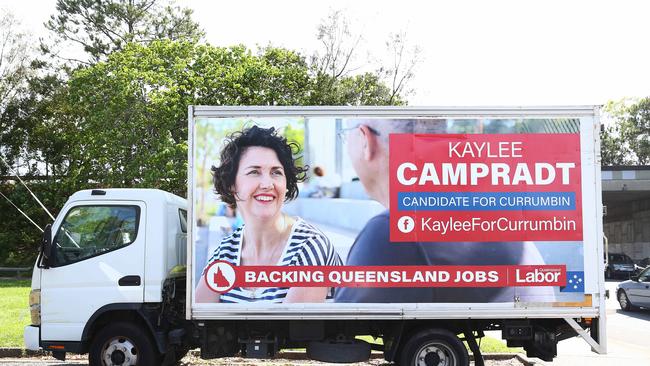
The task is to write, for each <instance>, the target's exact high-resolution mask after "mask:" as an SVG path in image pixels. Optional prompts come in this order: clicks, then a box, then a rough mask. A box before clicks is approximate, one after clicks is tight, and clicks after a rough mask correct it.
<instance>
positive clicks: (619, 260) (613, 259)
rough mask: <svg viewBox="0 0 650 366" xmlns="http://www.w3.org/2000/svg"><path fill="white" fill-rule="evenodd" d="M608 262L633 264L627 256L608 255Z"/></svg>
mask: <svg viewBox="0 0 650 366" xmlns="http://www.w3.org/2000/svg"><path fill="white" fill-rule="evenodd" d="M609 261H610V262H612V263H634V262H633V261H632V258H630V257H629V256H628V255H627V254H610V255H609Z"/></svg>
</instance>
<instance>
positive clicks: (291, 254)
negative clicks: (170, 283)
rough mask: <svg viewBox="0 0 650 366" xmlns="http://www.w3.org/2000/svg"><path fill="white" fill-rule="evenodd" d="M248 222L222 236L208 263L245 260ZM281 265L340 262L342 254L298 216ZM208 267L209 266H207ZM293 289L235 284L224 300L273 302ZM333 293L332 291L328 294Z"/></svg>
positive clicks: (236, 263) (226, 301) (322, 264)
mask: <svg viewBox="0 0 650 366" xmlns="http://www.w3.org/2000/svg"><path fill="white" fill-rule="evenodd" d="M243 229H244V225H242V226H241V227H240V228H238V229H237V230H235V231H234V232H233V233H232V234H230V235H228V236H226V237H225V238H223V239H222V240H221V243H219V246H218V247H217V249H215V251H214V253H213V254H212V257H210V260H208V265H210V263H212V262H213V261H216V260H222V261H226V262H229V263H230V264H232V265H234V266H239V265H240V263H241V250H242V245H241V243H242V240H243V237H244V230H243ZM277 265H278V266H340V265H342V262H341V258H339V255H338V254H337V253H336V250H335V249H334V246H333V245H332V244H331V243H330V241H329V239H328V238H327V236H325V234H323V233H322V232H321V231H320V230H318V229H316V228H315V227H314V226H312V225H310V224H308V223H307V222H305V221H304V220H303V219H301V218H297V220H296V222H295V223H294V224H293V227H292V228H291V234H290V235H289V239H288V240H287V243H286V244H285V246H284V250H283V252H282V255H281V256H280V259H279V260H278V264H277ZM206 268H207V267H206ZM288 292H289V287H259V288H252V289H244V288H241V287H235V288H233V289H232V290H230V291H228V292H227V293H224V294H221V297H220V301H221V302H223V303H240V302H269V303H273V302H276V303H279V302H282V301H283V300H284V298H285V297H286V296H287V293H288ZM331 297H332V291H331V290H330V293H329V294H328V298H331Z"/></svg>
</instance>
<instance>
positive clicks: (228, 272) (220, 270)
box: [204, 261, 235, 294]
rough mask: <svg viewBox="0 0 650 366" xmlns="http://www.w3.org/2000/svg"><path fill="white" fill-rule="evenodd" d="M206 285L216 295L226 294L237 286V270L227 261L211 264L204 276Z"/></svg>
mask: <svg viewBox="0 0 650 366" xmlns="http://www.w3.org/2000/svg"><path fill="white" fill-rule="evenodd" d="M204 279H205V283H206V284H207V285H208V288H210V290H212V291H214V292H216V293H220V294H222V293H225V292H228V291H230V290H231V289H232V288H233V287H234V286H235V269H234V268H233V266H232V265H231V264H230V263H228V262H225V261H214V262H212V263H210V266H208V269H207V270H206V271H205V275H204Z"/></svg>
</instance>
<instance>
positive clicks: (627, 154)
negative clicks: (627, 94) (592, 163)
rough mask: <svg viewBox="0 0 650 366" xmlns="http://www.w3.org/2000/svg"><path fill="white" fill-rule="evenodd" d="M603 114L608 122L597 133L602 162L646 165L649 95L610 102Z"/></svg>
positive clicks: (649, 146)
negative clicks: (599, 132) (599, 136)
mask: <svg viewBox="0 0 650 366" xmlns="http://www.w3.org/2000/svg"><path fill="white" fill-rule="evenodd" d="M604 113H605V116H606V117H607V119H609V120H610V121H611V125H610V126H608V127H607V128H605V129H604V130H603V132H602V133H601V156H602V164H603V165H624V164H633V165H636V164H639V165H646V164H650V97H646V98H642V99H640V100H629V99H627V100H621V101H610V102H608V103H607V105H606V106H605V108H604Z"/></svg>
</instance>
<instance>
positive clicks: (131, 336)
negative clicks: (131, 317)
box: [89, 323, 160, 366]
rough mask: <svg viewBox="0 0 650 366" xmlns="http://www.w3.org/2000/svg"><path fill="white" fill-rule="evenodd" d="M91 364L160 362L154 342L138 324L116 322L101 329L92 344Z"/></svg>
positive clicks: (124, 365) (132, 365) (145, 365)
mask: <svg viewBox="0 0 650 366" xmlns="http://www.w3.org/2000/svg"><path fill="white" fill-rule="evenodd" d="M89 363H90V365H91V366H113V365H120V366H135V365H137V366H150V365H151V366H153V365H159V364H160V354H159V353H158V350H157V349H156V346H155V344H154V342H153V341H152V340H151V337H149V334H147V333H146V332H145V331H144V330H143V329H142V328H140V327H138V326H137V325H136V324H130V323H115V324H109V325H107V326H106V327H105V328H103V329H101V330H100V331H99V332H98V333H97V335H96V336H95V337H94V338H93V342H92V344H91V346H90V354H89Z"/></svg>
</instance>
